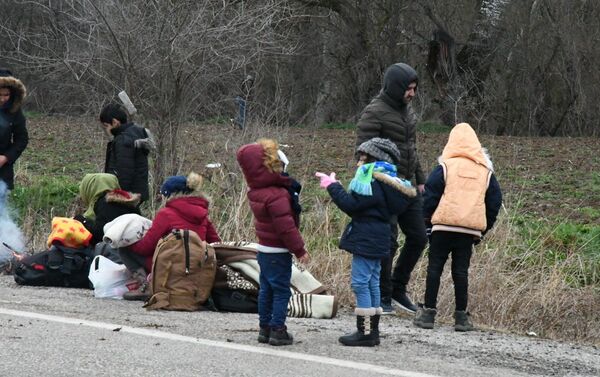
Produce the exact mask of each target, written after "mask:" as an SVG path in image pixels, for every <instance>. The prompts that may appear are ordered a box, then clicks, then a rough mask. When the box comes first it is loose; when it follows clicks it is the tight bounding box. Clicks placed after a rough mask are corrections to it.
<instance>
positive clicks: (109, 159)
mask: <svg viewBox="0 0 600 377" xmlns="http://www.w3.org/2000/svg"><path fill="white" fill-rule="evenodd" d="M100 123H101V124H102V127H103V128H104V130H105V131H106V133H107V134H108V135H109V136H110V137H113V140H112V141H110V142H109V143H108V145H107V146H106V162H105V165H104V172H105V173H108V174H114V175H116V176H117V178H118V179H119V185H120V186H121V189H123V190H125V191H129V192H133V193H138V194H140V195H141V201H142V202H144V201H146V200H148V198H149V190H148V154H149V153H150V150H151V136H150V135H149V134H148V132H147V130H146V129H145V128H144V127H141V126H138V125H137V124H134V123H132V122H128V120H127V113H126V112H125V108H124V107H123V106H121V105H119V104H115V103H111V104H108V105H106V106H105V107H104V108H103V109H102V111H101V112H100Z"/></svg>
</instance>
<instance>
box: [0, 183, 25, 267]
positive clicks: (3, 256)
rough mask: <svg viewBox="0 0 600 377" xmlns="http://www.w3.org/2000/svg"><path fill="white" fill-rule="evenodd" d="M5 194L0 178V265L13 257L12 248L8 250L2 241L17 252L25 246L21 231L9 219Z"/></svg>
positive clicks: (3, 184)
mask: <svg viewBox="0 0 600 377" xmlns="http://www.w3.org/2000/svg"><path fill="white" fill-rule="evenodd" d="M7 196H8V189H7V188H6V183H4V181H2V180H0V266H2V265H4V264H5V263H7V262H9V261H11V260H12V259H13V253H12V250H9V249H8V248H7V247H6V246H4V245H3V243H5V244H7V245H8V246H10V247H11V248H12V249H14V250H15V251H18V252H22V251H23V249H24V248H25V242H24V240H23V232H21V229H19V227H18V226H17V224H15V223H14V222H13V221H12V219H11V216H10V208H9V207H8V203H7Z"/></svg>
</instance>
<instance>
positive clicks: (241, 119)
mask: <svg viewBox="0 0 600 377" xmlns="http://www.w3.org/2000/svg"><path fill="white" fill-rule="evenodd" d="M234 101H235V103H236V104H237V105H238V115H237V117H236V118H235V123H236V124H237V126H238V127H239V128H241V129H243V128H244V127H245V126H246V100H245V99H244V98H243V97H241V96H237V97H235V99H234Z"/></svg>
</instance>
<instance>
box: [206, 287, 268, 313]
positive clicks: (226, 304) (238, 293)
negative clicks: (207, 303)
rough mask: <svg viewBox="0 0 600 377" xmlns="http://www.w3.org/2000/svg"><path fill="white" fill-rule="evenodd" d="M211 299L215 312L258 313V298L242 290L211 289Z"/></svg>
mask: <svg viewBox="0 0 600 377" xmlns="http://www.w3.org/2000/svg"><path fill="white" fill-rule="evenodd" d="M211 298H212V301H213V304H214V306H215V308H216V309H217V311H224V312H236V313H258V297H257V296H256V295H255V294H251V293H250V292H248V291H245V290H243V289H228V288H213V290H212V294H211Z"/></svg>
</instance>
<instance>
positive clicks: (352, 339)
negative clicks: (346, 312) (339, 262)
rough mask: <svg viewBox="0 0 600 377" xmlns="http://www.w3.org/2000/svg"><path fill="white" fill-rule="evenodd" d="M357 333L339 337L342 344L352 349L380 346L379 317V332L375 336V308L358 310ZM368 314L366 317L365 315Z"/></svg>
mask: <svg viewBox="0 0 600 377" xmlns="http://www.w3.org/2000/svg"><path fill="white" fill-rule="evenodd" d="M354 312H355V313H356V331H355V332H353V333H352V334H347V335H344V336H340V337H339V341H340V343H342V344H343V345H345V346H350V347H373V346H375V345H377V344H379V327H378V326H379V316H377V319H376V320H375V321H376V326H377V332H376V334H373V332H372V330H371V329H372V328H373V324H372V320H371V319H372V318H373V317H374V316H375V308H368V309H362V308H356V310H355V311H354ZM365 314H366V315H365Z"/></svg>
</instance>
